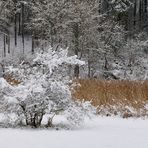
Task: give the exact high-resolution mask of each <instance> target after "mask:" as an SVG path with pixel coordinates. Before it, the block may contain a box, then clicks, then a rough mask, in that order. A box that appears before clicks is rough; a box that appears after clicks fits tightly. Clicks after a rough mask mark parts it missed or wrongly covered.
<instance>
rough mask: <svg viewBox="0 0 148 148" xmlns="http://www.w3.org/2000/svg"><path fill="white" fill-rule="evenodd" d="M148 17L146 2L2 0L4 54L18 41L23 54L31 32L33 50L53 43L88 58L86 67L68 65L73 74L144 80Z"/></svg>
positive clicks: (0, 25) (0, 21)
mask: <svg viewBox="0 0 148 148" xmlns="http://www.w3.org/2000/svg"><path fill="white" fill-rule="evenodd" d="M147 17H148V1H147V0H0V36H1V42H0V44H1V45H0V50H2V51H3V55H2V56H1V58H2V59H6V58H7V55H10V54H11V53H12V51H11V49H12V48H13V49H15V48H20V47H18V46H20V43H19V42H21V46H22V47H21V49H22V50H23V51H22V53H25V52H26V51H25V45H26V44H25V38H28V36H29V37H30V42H31V44H30V45H31V47H30V49H31V53H29V54H34V53H35V52H36V50H37V48H39V49H40V50H42V51H44V49H45V47H47V46H49V45H50V46H52V47H53V48H54V50H57V49H58V48H60V47H62V48H68V49H69V53H70V54H72V55H77V56H78V58H79V59H81V60H84V61H85V63H86V64H85V65H84V66H81V67H80V66H78V65H75V66H73V67H71V66H69V69H70V70H69V71H70V74H72V75H73V76H75V77H85V78H105V79H130V80H135V79H138V80H139V79H140V80H144V79H147V78H148V72H147V71H148V19H147ZM10 40H12V41H11V42H10ZM13 60H15V59H13ZM1 63H2V64H5V60H2V62H1ZM71 71H73V72H71Z"/></svg>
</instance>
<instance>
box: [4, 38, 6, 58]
mask: <svg viewBox="0 0 148 148" xmlns="http://www.w3.org/2000/svg"><path fill="white" fill-rule="evenodd" d="M4 57H6V35H4Z"/></svg>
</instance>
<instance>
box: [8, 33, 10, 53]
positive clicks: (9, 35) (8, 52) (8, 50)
mask: <svg viewBox="0 0 148 148" xmlns="http://www.w3.org/2000/svg"><path fill="white" fill-rule="evenodd" d="M8 53H10V35H8Z"/></svg>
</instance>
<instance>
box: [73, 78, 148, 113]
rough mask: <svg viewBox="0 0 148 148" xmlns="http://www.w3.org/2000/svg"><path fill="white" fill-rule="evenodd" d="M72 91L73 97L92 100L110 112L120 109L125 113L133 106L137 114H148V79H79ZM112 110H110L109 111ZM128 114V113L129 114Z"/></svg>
mask: <svg viewBox="0 0 148 148" xmlns="http://www.w3.org/2000/svg"><path fill="white" fill-rule="evenodd" d="M74 82H75V83H77V84H79V85H76V86H75V87H74V89H73V91H72V95H73V98H75V99H78V100H86V101H92V104H93V105H94V106H97V107H98V111H99V109H100V108H101V107H104V108H108V113H110V112H113V114H116V113H117V112H118V111H119V110H122V112H124V115H125V114H126V113H127V112H132V111H130V110H131V109H129V108H132V109H133V110H134V111H136V114H137V115H138V114H139V115H140V114H145V115H147V114H148V111H147V108H146V107H145V106H146V104H147V103H148V80H147V81H128V80H111V81H107V80H97V79H78V80H74ZM109 110H110V111H109ZM134 111H133V112H134ZM127 116H128V115H127Z"/></svg>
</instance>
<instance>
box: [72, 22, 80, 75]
mask: <svg viewBox="0 0 148 148" xmlns="http://www.w3.org/2000/svg"><path fill="white" fill-rule="evenodd" d="M73 32H74V38H75V45H74V48H75V49H74V52H75V55H77V56H78V54H79V25H78V23H75V24H74V26H73ZM79 73H80V70H79V65H75V68H74V76H75V77H76V78H78V77H79Z"/></svg>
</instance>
